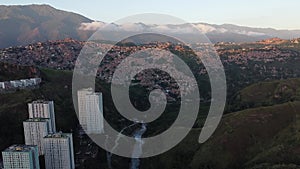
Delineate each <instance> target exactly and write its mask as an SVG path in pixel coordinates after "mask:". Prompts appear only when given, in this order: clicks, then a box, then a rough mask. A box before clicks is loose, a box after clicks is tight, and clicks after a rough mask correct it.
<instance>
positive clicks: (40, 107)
mask: <svg viewBox="0 0 300 169" xmlns="http://www.w3.org/2000/svg"><path fill="white" fill-rule="evenodd" d="M28 112H29V118H49V119H50V120H51V127H52V131H53V132H55V131H56V126H55V113H54V103H53V101H43V100H37V101H33V102H32V103H28Z"/></svg>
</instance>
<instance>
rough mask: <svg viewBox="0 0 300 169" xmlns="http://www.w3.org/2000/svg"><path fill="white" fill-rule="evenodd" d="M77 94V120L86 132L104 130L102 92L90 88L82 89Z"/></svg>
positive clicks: (99, 132) (95, 132) (94, 132)
mask: <svg viewBox="0 0 300 169" xmlns="http://www.w3.org/2000/svg"><path fill="white" fill-rule="evenodd" d="M77 94H78V111H79V122H80V124H81V126H82V128H83V129H84V130H85V132H86V133H87V134H101V133H103V132H104V124H103V99H102V93H95V92H93V89H92V88H87V89H82V90H79V91H78V92H77Z"/></svg>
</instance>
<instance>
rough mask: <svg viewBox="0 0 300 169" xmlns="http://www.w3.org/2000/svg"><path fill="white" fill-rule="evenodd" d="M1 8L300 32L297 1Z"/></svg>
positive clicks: (127, 0) (164, 0) (103, 0)
mask: <svg viewBox="0 0 300 169" xmlns="http://www.w3.org/2000/svg"><path fill="white" fill-rule="evenodd" d="M1 1H3V0H0V4H1V5H26V4H49V5H51V6H53V7H55V8H58V9H62V10H67V11H72V12H75V13H79V14H82V15H84V16H86V17H88V18H90V19H93V20H97V21H103V22H109V23H110V22H114V21H116V20H119V19H121V18H124V17H127V16H130V15H135V14H141V13H160V14H168V15H172V16H175V17H178V18H180V19H182V20H185V21H187V22H191V23H198V22H205V23H211V24H225V23H226V24H236V25H242V26H250V27H260V28H276V29H300V12H299V8H300V1H299V0H226V1H225V0H224V1H222V0H206V1H203V0H147V1H146V0H86V1H82V0H6V2H1Z"/></svg>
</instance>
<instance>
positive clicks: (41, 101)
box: [30, 100, 53, 104]
mask: <svg viewBox="0 0 300 169" xmlns="http://www.w3.org/2000/svg"><path fill="white" fill-rule="evenodd" d="M51 102H53V101H45V100H35V101H33V102H31V103H30V104H38V103H46V104H48V103H51Z"/></svg>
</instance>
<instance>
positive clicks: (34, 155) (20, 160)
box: [2, 145, 40, 169]
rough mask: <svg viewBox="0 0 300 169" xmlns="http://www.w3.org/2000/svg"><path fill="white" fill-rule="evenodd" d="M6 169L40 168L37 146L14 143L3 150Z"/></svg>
mask: <svg viewBox="0 0 300 169" xmlns="http://www.w3.org/2000/svg"><path fill="white" fill-rule="evenodd" d="M2 158H3V166H4V169H39V168H40V164H39V155H38V147H37V146H29V145H12V146H10V147H8V148H7V149H5V150H4V151H2Z"/></svg>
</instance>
